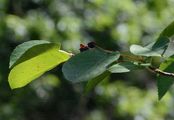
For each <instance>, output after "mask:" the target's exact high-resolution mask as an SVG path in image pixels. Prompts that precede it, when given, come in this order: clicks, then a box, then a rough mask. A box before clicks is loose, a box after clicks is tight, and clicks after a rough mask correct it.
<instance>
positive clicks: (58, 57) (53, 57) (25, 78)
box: [8, 44, 70, 89]
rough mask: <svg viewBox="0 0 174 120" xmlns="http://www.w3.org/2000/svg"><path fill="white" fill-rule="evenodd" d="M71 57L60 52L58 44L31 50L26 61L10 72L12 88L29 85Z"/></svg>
mask: <svg viewBox="0 0 174 120" xmlns="http://www.w3.org/2000/svg"><path fill="white" fill-rule="evenodd" d="M32 56H35V57H32ZM69 57H70V56H69V54H68V53H66V52H62V51H60V50H59V45H57V44H48V45H46V44H44V45H39V46H35V47H33V48H31V49H30V50H28V51H27V53H25V54H24V56H23V58H22V59H26V60H24V61H23V62H21V63H20V64H18V65H16V66H15V67H14V68H13V69H12V70H11V71H10V74H9V78H8V80H9V84H10V87H11V88H12V89H14V88H19V87H23V86H25V85H27V84H28V83H30V82H31V81H32V80H34V79H36V78H38V77H39V76H41V75H42V74H43V73H45V72H46V71H49V70H50V69H52V68H54V67H55V66H57V65H59V64H60V63H62V62H64V61H66V60H68V59H69Z"/></svg>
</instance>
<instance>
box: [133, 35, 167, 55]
mask: <svg viewBox="0 0 174 120" xmlns="http://www.w3.org/2000/svg"><path fill="white" fill-rule="evenodd" d="M169 42H170V40H169V39H168V38H167V37H160V38H159V39H158V40H157V41H156V42H155V43H151V44H149V45H147V46H145V47H142V46H140V45H131V47H130V52H131V53H132V54H134V55H139V56H146V57H150V56H159V57H161V56H162V55H163V54H164V52H165V50H166V49H167V46H168V44H169Z"/></svg>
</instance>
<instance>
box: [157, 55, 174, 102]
mask: <svg viewBox="0 0 174 120" xmlns="http://www.w3.org/2000/svg"><path fill="white" fill-rule="evenodd" d="M159 69H160V70H163V71H165V72H174V56H172V57H170V58H169V59H168V60H167V61H165V62H163V63H162V64H161V65H160V68H159ZM173 81H174V78H173V77H169V76H163V75H158V76H157V86H158V98H159V100H160V99H161V98H162V97H163V96H164V95H165V94H166V92H167V91H168V89H169V88H170V87H171V85H172V84H173Z"/></svg>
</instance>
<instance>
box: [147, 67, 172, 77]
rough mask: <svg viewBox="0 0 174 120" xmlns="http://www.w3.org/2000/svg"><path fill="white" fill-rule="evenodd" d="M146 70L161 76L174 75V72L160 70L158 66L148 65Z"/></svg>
mask: <svg viewBox="0 0 174 120" xmlns="http://www.w3.org/2000/svg"><path fill="white" fill-rule="evenodd" d="M148 70H150V71H151V72H154V73H157V74H160V75H163V76H168V77H174V73H170V72H165V71H162V70H160V69H158V68H154V67H152V66H150V67H148Z"/></svg>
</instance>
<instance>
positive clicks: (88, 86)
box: [84, 71, 111, 94]
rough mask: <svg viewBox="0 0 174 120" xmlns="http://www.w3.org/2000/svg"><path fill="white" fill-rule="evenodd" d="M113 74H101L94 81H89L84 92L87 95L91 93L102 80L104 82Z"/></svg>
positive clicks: (107, 72)
mask: <svg viewBox="0 0 174 120" xmlns="http://www.w3.org/2000/svg"><path fill="white" fill-rule="evenodd" d="M110 74H111V73H110V72H109V71H106V72H104V73H103V74H101V75H100V76H98V77H96V78H94V79H92V80H89V81H88V83H87V85H86V87H85V90H84V93H85V94H87V93H89V92H90V91H91V90H92V89H94V88H95V86H96V85H97V84H99V83H100V82H101V81H102V80H104V79H105V78H106V77H107V76H109V75H110Z"/></svg>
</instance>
